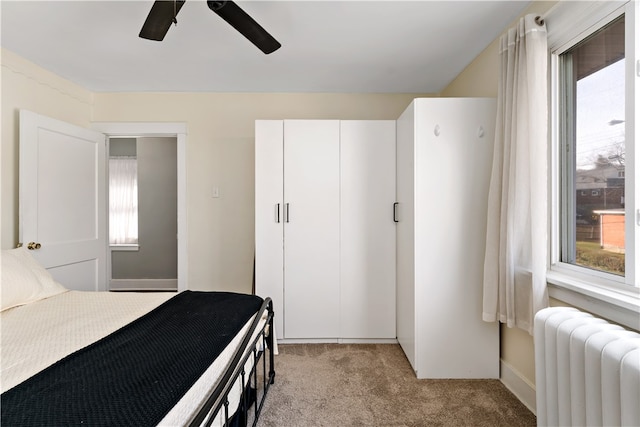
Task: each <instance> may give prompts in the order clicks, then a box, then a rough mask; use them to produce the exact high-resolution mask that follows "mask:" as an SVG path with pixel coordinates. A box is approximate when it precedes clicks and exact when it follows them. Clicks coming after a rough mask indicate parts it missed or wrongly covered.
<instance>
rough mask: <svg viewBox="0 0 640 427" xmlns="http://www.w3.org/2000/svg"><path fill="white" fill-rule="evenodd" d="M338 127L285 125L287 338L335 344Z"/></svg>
mask: <svg viewBox="0 0 640 427" xmlns="http://www.w3.org/2000/svg"><path fill="white" fill-rule="evenodd" d="M339 132H340V124H339V121H337V120H285V122H284V147H285V149H284V152H285V156H284V159H285V161H284V170H285V186H284V195H285V197H284V202H285V221H286V222H285V234H284V235H285V260H284V265H285V276H284V283H285V313H284V337H285V338H310V337H311V338H337V337H338V334H339V324H340V319H339V314H340V310H339V296H340V163H339V162H340V134H339Z"/></svg>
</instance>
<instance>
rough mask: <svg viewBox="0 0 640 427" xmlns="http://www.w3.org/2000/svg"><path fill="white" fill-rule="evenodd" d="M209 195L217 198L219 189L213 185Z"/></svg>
mask: <svg viewBox="0 0 640 427" xmlns="http://www.w3.org/2000/svg"><path fill="white" fill-rule="evenodd" d="M211 197H213V198H218V197H220V189H219V188H218V187H213V189H212V190H211Z"/></svg>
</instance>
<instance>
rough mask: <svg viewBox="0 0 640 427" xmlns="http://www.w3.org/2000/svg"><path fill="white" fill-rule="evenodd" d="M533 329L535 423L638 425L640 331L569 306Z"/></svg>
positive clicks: (551, 311) (550, 311)
mask: <svg viewBox="0 0 640 427" xmlns="http://www.w3.org/2000/svg"><path fill="white" fill-rule="evenodd" d="M533 334H534V344H535V367H536V412H537V417H538V426H640V334H638V333H636V332H633V331H629V330H626V329H624V328H622V327H621V326H618V325H614V324H611V323H609V322H607V321H605V320H602V319H598V318H597V317H594V316H592V315H590V314H588V313H584V312H582V311H579V310H577V309H575V308H569V307H551V308H546V309H544V310H540V311H539V312H538V313H537V314H536V316H535V321H534V331H533Z"/></svg>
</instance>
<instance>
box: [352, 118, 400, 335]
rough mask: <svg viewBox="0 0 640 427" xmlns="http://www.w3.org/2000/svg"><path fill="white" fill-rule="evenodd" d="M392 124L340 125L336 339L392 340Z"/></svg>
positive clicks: (387, 121) (379, 122)
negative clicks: (338, 315) (338, 305)
mask: <svg viewBox="0 0 640 427" xmlns="http://www.w3.org/2000/svg"><path fill="white" fill-rule="evenodd" d="M395 141H396V125H395V120H375V121H373V120H371V121H370V120H357V121H351V120H348V121H341V122H340V256H341V259H340V337H341V338H395V337H396V286H395V284H396V269H395V266H396V230H395V223H394V221H393V219H394V215H393V204H394V202H395V196H396V164H395V161H396V143H395Z"/></svg>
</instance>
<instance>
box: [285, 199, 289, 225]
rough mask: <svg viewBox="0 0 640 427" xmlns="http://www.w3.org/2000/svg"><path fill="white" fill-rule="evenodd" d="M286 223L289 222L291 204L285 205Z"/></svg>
mask: <svg viewBox="0 0 640 427" xmlns="http://www.w3.org/2000/svg"><path fill="white" fill-rule="evenodd" d="M284 221H285V222H289V203H285V204H284Z"/></svg>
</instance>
